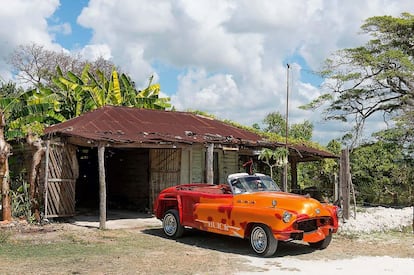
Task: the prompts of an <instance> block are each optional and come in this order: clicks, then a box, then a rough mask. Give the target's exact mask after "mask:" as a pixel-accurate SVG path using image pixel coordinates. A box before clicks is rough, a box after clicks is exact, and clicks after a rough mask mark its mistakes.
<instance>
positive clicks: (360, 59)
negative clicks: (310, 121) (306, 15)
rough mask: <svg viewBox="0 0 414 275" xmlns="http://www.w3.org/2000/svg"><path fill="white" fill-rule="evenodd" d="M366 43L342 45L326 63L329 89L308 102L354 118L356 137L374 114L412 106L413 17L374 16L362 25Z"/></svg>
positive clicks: (331, 115) (336, 115) (396, 112)
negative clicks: (326, 104)
mask: <svg viewBox="0 0 414 275" xmlns="http://www.w3.org/2000/svg"><path fill="white" fill-rule="evenodd" d="M361 29H362V32H363V33H365V34H368V35H369V36H371V38H372V39H371V40H369V41H368V42H367V43H366V44H365V45H363V46H360V47H356V48H349V49H343V50H340V51H338V52H336V53H335V54H334V55H333V57H332V58H330V59H327V60H326V62H325V67H324V70H323V71H322V72H321V75H322V76H323V77H325V78H329V79H330V80H329V81H327V82H326V83H328V84H327V85H326V87H327V88H328V93H326V94H323V95H321V96H320V97H319V98H317V99H316V100H314V101H313V102H311V103H310V104H308V105H306V106H304V108H315V107H319V106H321V105H322V104H323V103H328V104H329V106H328V108H327V109H326V113H327V119H338V120H342V121H349V120H351V119H353V120H354V123H355V130H354V138H355V139H354V142H355V141H356V139H357V138H358V137H359V136H360V134H361V131H362V129H363V127H364V123H365V121H366V120H367V119H368V118H370V117H372V116H373V115H374V114H376V113H382V114H383V115H385V116H391V117H392V116H396V115H399V114H401V113H404V112H406V111H407V109H411V110H412V106H414V36H413V35H412V33H413V29H414V16H413V15H411V14H409V13H403V14H401V16H400V17H392V16H375V17H371V18H368V19H367V20H366V21H365V24H363V25H362V27H361Z"/></svg>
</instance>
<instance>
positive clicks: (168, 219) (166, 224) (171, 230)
mask: <svg viewBox="0 0 414 275" xmlns="http://www.w3.org/2000/svg"><path fill="white" fill-rule="evenodd" d="M162 229H163V230H164V233H165V235H167V236H168V237H170V238H179V237H181V236H182V235H183V233H184V226H182V225H181V223H180V216H179V214H178V211H177V210H176V209H171V210H168V211H167V212H165V215H164V218H163V220H162Z"/></svg>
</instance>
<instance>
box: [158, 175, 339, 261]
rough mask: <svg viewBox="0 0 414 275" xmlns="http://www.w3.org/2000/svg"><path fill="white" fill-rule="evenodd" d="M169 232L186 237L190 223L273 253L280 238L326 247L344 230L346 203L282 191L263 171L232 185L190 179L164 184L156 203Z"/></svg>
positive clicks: (238, 177) (232, 177)
mask: <svg viewBox="0 0 414 275" xmlns="http://www.w3.org/2000/svg"><path fill="white" fill-rule="evenodd" d="M154 213H155V216H156V217H157V218H158V219H160V220H162V226H163V230H164V233H165V234H166V235H167V236H168V237H171V238H178V237H181V236H182V234H183V232H184V228H185V227H191V228H196V229H199V230H204V231H208V232H214V233H219V234H223V235H229V236H234V237H239V238H245V239H249V240H250V245H251V247H252V249H253V251H254V252H255V253H256V254H258V255H261V256H264V257H269V256H271V255H273V254H274V253H275V252H276V249H277V245H278V242H279V241H292V240H302V241H304V242H307V243H309V245H310V246H311V247H314V248H316V249H324V248H326V247H327V246H328V245H329V243H330V242H331V239H332V233H335V232H336V231H337V230H338V216H339V215H340V213H341V210H340V208H338V207H337V206H334V205H331V204H325V203H320V202H319V201H317V200H315V199H312V198H310V197H309V196H302V195H296V194H291V193H286V192H282V191H281V190H280V188H279V187H278V186H277V184H276V183H275V182H274V181H273V180H272V179H271V178H270V177H269V176H266V175H263V174H255V175H248V174H246V173H238V174H232V175H230V176H229V177H228V182H227V184H219V185H212V184H184V185H178V186H174V187H169V188H167V189H164V190H163V191H161V193H160V194H159V196H158V198H157V200H156V201H155V203H154Z"/></svg>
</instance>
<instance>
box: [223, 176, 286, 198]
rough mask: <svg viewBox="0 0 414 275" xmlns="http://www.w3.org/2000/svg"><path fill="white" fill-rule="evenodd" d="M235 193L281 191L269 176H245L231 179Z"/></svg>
mask: <svg viewBox="0 0 414 275" xmlns="http://www.w3.org/2000/svg"><path fill="white" fill-rule="evenodd" d="M230 185H231V189H232V191H233V194H242V193H253V192H264V191H281V190H280V188H279V186H278V185H277V184H276V183H275V182H274V181H273V180H272V179H271V178H270V177H269V176H244V177H239V178H235V179H232V180H231V181H230Z"/></svg>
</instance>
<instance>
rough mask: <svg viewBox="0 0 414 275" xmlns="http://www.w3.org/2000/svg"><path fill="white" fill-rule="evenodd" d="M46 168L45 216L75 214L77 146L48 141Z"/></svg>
mask: <svg viewBox="0 0 414 275" xmlns="http://www.w3.org/2000/svg"><path fill="white" fill-rule="evenodd" d="M45 169H46V170H45V218H53V217H68V216H74V215H75V186H76V179H77V177H78V174H79V172H78V162H77V158H76V147H75V146H73V145H70V144H63V143H58V142H50V141H48V142H47V148H46V163H45Z"/></svg>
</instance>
